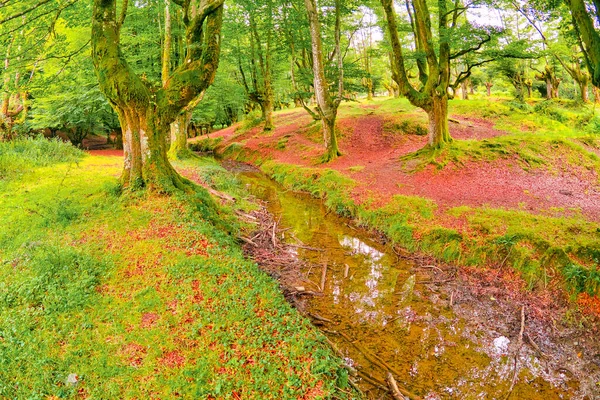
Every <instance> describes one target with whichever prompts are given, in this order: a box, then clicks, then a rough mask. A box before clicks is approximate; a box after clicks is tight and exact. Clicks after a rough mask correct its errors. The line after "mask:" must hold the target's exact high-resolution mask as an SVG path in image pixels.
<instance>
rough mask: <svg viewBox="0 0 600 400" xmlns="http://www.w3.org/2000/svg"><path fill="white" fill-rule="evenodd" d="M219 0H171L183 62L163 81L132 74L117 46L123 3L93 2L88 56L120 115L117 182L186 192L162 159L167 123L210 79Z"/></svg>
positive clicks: (220, 8) (217, 51)
mask: <svg viewBox="0 0 600 400" xmlns="http://www.w3.org/2000/svg"><path fill="white" fill-rule="evenodd" d="M223 1H224V0H201V1H199V2H196V1H194V2H192V1H190V0H173V3H174V4H176V5H177V6H179V7H181V12H182V13H183V21H184V23H185V26H186V42H187V52H186V54H185V62H184V63H183V64H182V65H180V66H179V67H178V68H176V69H175V71H173V73H172V74H171V75H170V77H169V78H168V79H167V80H166V81H165V82H164V83H163V84H162V85H153V84H151V83H149V82H148V81H147V80H146V79H145V78H144V76H138V75H137V74H135V73H134V72H133V70H132V68H131V67H130V65H129V64H128V62H127V61H126V59H125V55H124V54H123V52H122V49H121V46H120V39H121V37H120V36H121V27H122V26H123V24H124V22H125V19H126V16H127V7H128V1H127V0H125V1H123V5H122V8H121V10H120V12H119V13H117V1H116V0H94V3H93V13H92V38H91V42H92V58H93V62H94V67H95V70H96V75H97V77H98V81H99V83H100V89H101V90H102V92H103V93H104V94H105V95H106V97H107V98H108V100H109V102H110V104H111V106H112V107H113V108H114V110H115V111H116V113H117V115H118V116H119V122H120V124H121V129H122V131H123V148H124V153H125V163H124V169H123V173H122V176H121V182H122V184H123V186H124V187H128V188H133V189H135V188H148V189H152V190H157V191H160V192H171V191H173V190H175V189H180V190H187V189H188V187H189V186H188V185H189V182H188V181H186V180H185V179H184V178H182V177H181V176H180V175H179V174H178V173H177V172H176V171H175V169H174V168H173V167H172V166H171V164H170V162H169V160H168V159H167V150H168V149H167V145H168V140H167V138H168V135H169V131H170V124H171V123H173V122H174V121H175V119H176V118H177V116H178V115H179V114H180V113H181V111H182V110H184V109H185V107H187V106H188V105H189V104H190V102H192V101H193V100H194V99H196V98H197V97H198V96H199V95H200V94H201V93H202V92H203V91H205V90H206V89H207V88H208V86H209V85H210V84H211V83H212V82H213V80H214V77H215V73H216V70H217V67H218V64H219V54H220V46H221V26H222V16H223Z"/></svg>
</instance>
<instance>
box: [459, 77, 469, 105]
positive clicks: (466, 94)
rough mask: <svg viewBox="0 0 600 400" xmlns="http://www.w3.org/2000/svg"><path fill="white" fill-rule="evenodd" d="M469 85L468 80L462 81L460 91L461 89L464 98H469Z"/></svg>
mask: <svg viewBox="0 0 600 400" xmlns="http://www.w3.org/2000/svg"><path fill="white" fill-rule="evenodd" d="M467 86H468V85H467V81H466V80H464V81H462V82H461V84H460V91H461V94H462V99H463V100H469V89H468V87H467Z"/></svg>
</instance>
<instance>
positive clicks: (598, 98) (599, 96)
mask: <svg viewBox="0 0 600 400" xmlns="http://www.w3.org/2000/svg"><path fill="white" fill-rule="evenodd" d="M592 91H593V92H594V102H596V103H600V89H598V88H597V87H596V86H592Z"/></svg>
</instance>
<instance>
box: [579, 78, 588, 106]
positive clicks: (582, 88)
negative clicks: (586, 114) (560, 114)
mask: <svg viewBox="0 0 600 400" xmlns="http://www.w3.org/2000/svg"><path fill="white" fill-rule="evenodd" d="M579 92H580V93H581V101H583V102H584V103H589V102H590V95H589V93H588V84H587V82H579Z"/></svg>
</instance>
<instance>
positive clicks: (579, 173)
mask: <svg viewBox="0 0 600 400" xmlns="http://www.w3.org/2000/svg"><path fill="white" fill-rule="evenodd" d="M465 105H468V103H466V102H463V104H461V106H463V107H462V109H458V110H452V108H451V117H452V119H453V120H454V121H456V122H450V133H451V136H452V137H453V138H454V139H455V140H456V141H457V142H460V143H458V146H457V149H458V150H459V151H460V150H462V149H461V147H463V146H469V145H473V144H474V143H473V142H477V143H478V147H481V143H487V144H493V143H500V144H502V143H503V142H502V141H501V140H499V141H497V140H494V139H497V138H500V137H502V136H510V137H511V138H517V139H522V140H523V141H535V140H538V138H537V137H535V136H538V135H540V133H539V132H536V133H532V132H531V130H532V128H531V127H526V128H523V126H518V125H522V121H520V122H521V124H514V125H516V126H513V128H514V129H515V130H519V129H523V130H525V131H524V132H523V133H515V132H514V131H513V132H509V131H507V130H503V129H501V128H499V127H498V126H497V124H496V122H497V121H498V120H499V119H501V118H502V116H501V115H500V116H495V117H488V118H483V117H481V116H480V115H478V114H479V113H480V112H482V111H483V112H485V108H483V109H478V108H477V107H478V106H479V105H482V104H481V102H480V101H477V102H476V104H474V105H473V106H472V108H471V109H468V110H467V111H466V112H465V111H464V108H466V107H465ZM484 107H485V106H484ZM395 108H397V110H395ZM276 115H277V117H276V129H275V130H274V131H273V132H270V133H266V134H263V133H262V130H261V126H260V125H259V126H256V127H254V128H251V129H247V130H245V131H242V132H240V127H239V126H233V127H230V128H228V129H225V130H222V131H219V132H216V133H214V134H211V136H212V137H223V138H224V140H225V141H224V144H225V145H227V144H230V143H234V142H237V143H243V145H244V146H245V147H247V148H248V149H251V150H256V151H258V152H259V153H260V154H261V155H262V156H263V157H268V158H272V159H274V160H277V161H279V162H282V163H289V164H296V165H302V166H314V167H317V168H330V169H334V170H336V171H339V172H341V173H343V174H344V175H347V176H349V177H351V178H352V179H353V180H355V181H356V182H357V185H356V187H355V188H354V190H353V197H354V199H355V200H357V201H359V202H362V201H366V200H367V199H369V200H370V201H373V200H375V201H376V202H378V204H386V203H388V202H389V201H390V199H391V198H392V197H393V196H394V195H397V194H400V195H406V196H411V195H414V196H420V197H425V198H428V199H432V200H434V201H435V202H436V204H437V205H438V206H439V208H438V212H443V211H445V210H447V209H448V208H452V207H456V206H459V205H468V206H474V207H481V206H488V207H495V208H496V207H501V208H507V209H519V210H527V211H529V212H533V213H538V214H542V215H572V214H574V213H578V212H580V213H581V214H582V215H583V216H585V217H586V218H587V219H590V220H593V221H600V177H599V175H598V173H599V170H598V169H596V168H589V165H588V164H585V165H577V164H575V165H574V163H572V162H571V160H570V159H569V157H568V156H569V154H567V152H566V151H565V154H555V155H553V156H552V157H551V159H550V158H549V159H548V162H547V163H545V164H543V165H528V163H529V160H527V159H525V158H522V157H521V154H519V153H518V152H515V153H513V154H510V153H508V154H505V155H504V156H503V157H498V155H497V154H494V152H493V150H492V151H490V152H489V154H483V155H478V157H470V154H460V155H459V157H456V158H452V157H455V155H454V154H440V155H439V158H441V159H443V160H442V161H441V162H446V163H447V165H443V168H440V163H439V162H430V163H422V162H419V161H420V160H419V159H418V158H415V159H409V160H402V157H403V156H407V155H411V154H414V153H415V152H417V151H418V150H419V149H422V148H423V147H424V146H425V145H426V144H427V136H426V135H419V134H418V133H425V131H424V130H425V129H426V114H425V113H424V112H423V111H421V110H419V109H415V108H414V107H411V106H410V105H409V104H407V103H405V102H401V101H396V100H393V101H390V100H388V101H380V102H374V103H368V104H360V103H358V104H354V103H353V104H351V105H350V106H346V107H343V108H342V109H341V116H340V118H339V122H338V127H339V131H340V143H339V145H340V150H341V152H342V154H343V156H342V157H340V158H338V159H337V160H335V161H333V162H331V163H328V164H321V163H320V162H319V159H320V156H321V155H322V153H323V148H322V145H321V140H320V137H319V134H318V129H319V127H320V125H319V124H315V123H313V122H312V121H311V118H310V117H309V116H308V115H307V113H306V112H305V111H304V110H302V109H296V110H294V111H282V112H280V113H278V114H276ZM403 121H406V122H404V123H403ZM538 123H540V125H541V123H543V121H539V122H538ZM524 134H527V135H529V137H527V138H525V137H522V136H521V135H524ZM532 136H533V137H532ZM582 136H583V135H582ZM585 136H587V135H585ZM198 140H202V138H197V139H194V140H192V141H198ZM573 143H574V144H581V143H579V142H578V138H575V137H574V138H573ZM598 144H599V143H598V142H595V144H594V146H598ZM490 148H492V147H490ZM492 149H493V148H492ZM566 150H570V149H566ZM586 150H587V151H589V152H590V153H591V154H593V153H600V149H598V148H597V147H588V148H586ZM559 151H560V150H559ZM460 156H463V157H460ZM486 156H487V157H486ZM538 156H539V157H540V158H543V157H544V154H539V155H538ZM587 156H588V157H589V155H587ZM444 157H447V158H448V159H444ZM432 161H434V160H433V159H432ZM436 161H438V160H436ZM594 161H595V160H594ZM594 164H595V163H594ZM594 166H595V165H594Z"/></svg>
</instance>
